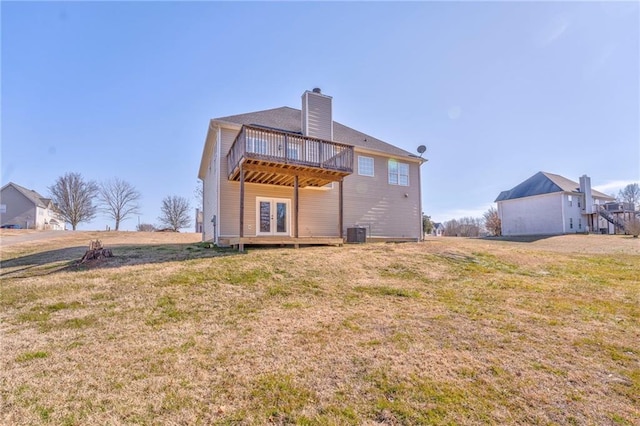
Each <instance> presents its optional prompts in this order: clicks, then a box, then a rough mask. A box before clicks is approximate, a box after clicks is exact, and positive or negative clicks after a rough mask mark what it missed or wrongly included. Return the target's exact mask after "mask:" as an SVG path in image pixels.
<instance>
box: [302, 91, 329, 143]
mask: <svg viewBox="0 0 640 426" xmlns="http://www.w3.org/2000/svg"><path fill="white" fill-rule="evenodd" d="M302 133H303V134H304V135H306V136H312V137H314V138H320V139H326V140H329V141H330V140H333V118H332V112H331V97H330V96H325V95H322V94H319V93H313V92H305V93H304V94H303V95H302Z"/></svg>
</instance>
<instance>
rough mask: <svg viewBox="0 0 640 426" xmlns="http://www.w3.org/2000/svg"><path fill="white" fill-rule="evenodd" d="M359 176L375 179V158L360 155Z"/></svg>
mask: <svg viewBox="0 0 640 426" xmlns="http://www.w3.org/2000/svg"><path fill="white" fill-rule="evenodd" d="M358 174H359V175H360V176H371V177H373V158H371V157H363V156H362V155H358Z"/></svg>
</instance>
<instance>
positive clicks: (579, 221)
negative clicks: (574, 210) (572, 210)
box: [578, 218, 582, 229]
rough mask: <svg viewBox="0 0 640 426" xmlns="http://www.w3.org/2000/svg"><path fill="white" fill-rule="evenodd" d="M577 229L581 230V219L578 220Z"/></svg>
mask: <svg viewBox="0 0 640 426" xmlns="http://www.w3.org/2000/svg"><path fill="white" fill-rule="evenodd" d="M578 229H582V219H580V218H578Z"/></svg>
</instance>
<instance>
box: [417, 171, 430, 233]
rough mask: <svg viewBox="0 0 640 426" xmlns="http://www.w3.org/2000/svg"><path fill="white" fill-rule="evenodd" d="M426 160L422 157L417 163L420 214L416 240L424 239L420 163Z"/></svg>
mask: <svg viewBox="0 0 640 426" xmlns="http://www.w3.org/2000/svg"><path fill="white" fill-rule="evenodd" d="M427 161H428V160H427V159H424V160H423V161H421V162H420V164H419V165H418V178H419V179H418V207H419V209H418V210H419V212H420V214H419V215H418V216H420V217H419V218H418V220H419V222H420V225H419V226H418V229H419V235H420V237H419V238H418V241H424V228H423V226H422V215H424V212H423V211H422V169H421V167H422V165H423V164H424V163H426V162H427Z"/></svg>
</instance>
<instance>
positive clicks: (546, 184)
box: [495, 172, 613, 202]
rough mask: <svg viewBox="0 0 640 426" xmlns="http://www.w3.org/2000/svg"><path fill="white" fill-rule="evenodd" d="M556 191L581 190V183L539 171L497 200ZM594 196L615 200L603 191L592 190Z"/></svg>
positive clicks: (501, 194) (504, 192) (502, 194)
mask: <svg viewBox="0 0 640 426" xmlns="http://www.w3.org/2000/svg"><path fill="white" fill-rule="evenodd" d="M554 192H580V184H579V183H577V182H574V181H572V180H571V179H567V178H566V177H563V176H560V175H555V174H553V173H546V172H538V173H536V174H535V175H533V176H531V177H530V178H529V179H527V180H525V181H524V182H522V183H521V184H519V185H516V186H515V187H513V188H512V189H510V190H508V191H502V192H501V193H500V195H498V198H496V200H495V201H496V202H498V201H505V200H513V199H515V198H523V197H532V196H534V195H542V194H553V193H554ZM591 194H592V195H593V196H594V197H599V198H606V199H608V200H613V197H610V196H608V195H607V194H603V193H602V192H599V191H596V190H595V189H592V190H591Z"/></svg>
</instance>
